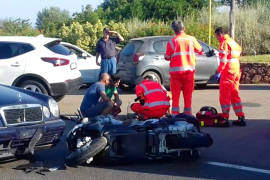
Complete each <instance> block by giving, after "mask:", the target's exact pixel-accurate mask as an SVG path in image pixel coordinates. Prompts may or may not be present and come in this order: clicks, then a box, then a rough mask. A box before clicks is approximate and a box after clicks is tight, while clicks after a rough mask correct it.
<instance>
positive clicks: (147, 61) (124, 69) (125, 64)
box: [117, 36, 219, 89]
mask: <svg viewBox="0 0 270 180" xmlns="http://www.w3.org/2000/svg"><path fill="white" fill-rule="evenodd" d="M171 38H172V36H149V37H141V38H134V39H131V40H130V41H129V43H128V44H127V45H126V46H125V47H124V48H123V50H122V51H121V52H120V54H119V62H118V65H117V75H119V76H120V77H121V85H120V87H121V88H126V89H127V88H133V87H134V86H135V84H136V79H137V78H138V77H144V76H146V75H151V76H152V77H153V78H154V79H155V80H156V81H158V82H160V83H162V84H163V85H164V86H167V87H169V85H170V75H169V63H170V62H169V61H166V60H165V59H164V54H165V51H166V46H167V42H168V40H169V39H171ZM199 43H200V44H201V46H202V48H203V51H204V53H205V55H201V56H200V55H196V73H195V82H196V85H200V86H206V85H207V83H210V82H215V80H214V78H213V75H214V74H215V72H216V70H217V67H218V64H219V58H218V55H217V51H216V50H215V49H214V48H212V47H210V46H209V45H207V44H206V43H204V42H202V41H199Z"/></svg>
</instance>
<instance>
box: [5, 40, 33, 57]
mask: <svg viewBox="0 0 270 180" xmlns="http://www.w3.org/2000/svg"><path fill="white" fill-rule="evenodd" d="M33 49H34V47H33V46H31V45H30V44H26V43H12V42H1V43H0V59H7V58H12V57H15V56H18V55H21V54H24V53H27V52H29V51H32V50H33Z"/></svg>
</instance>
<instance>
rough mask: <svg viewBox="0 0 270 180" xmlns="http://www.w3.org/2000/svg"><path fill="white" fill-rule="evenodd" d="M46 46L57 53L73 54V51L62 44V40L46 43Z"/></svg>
mask: <svg viewBox="0 0 270 180" xmlns="http://www.w3.org/2000/svg"><path fill="white" fill-rule="evenodd" d="M45 47H47V48H48V49H50V50H51V51H52V52H54V53H56V54H61V55H70V54H72V52H71V51H70V50H69V49H68V48H66V47H65V46H63V45H62V44H60V41H59V40H57V41H52V42H50V43H48V44H45Z"/></svg>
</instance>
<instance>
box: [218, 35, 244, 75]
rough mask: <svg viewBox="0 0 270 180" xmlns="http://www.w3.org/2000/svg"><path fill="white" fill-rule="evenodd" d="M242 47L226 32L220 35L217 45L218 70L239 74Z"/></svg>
mask: <svg viewBox="0 0 270 180" xmlns="http://www.w3.org/2000/svg"><path fill="white" fill-rule="evenodd" d="M241 52H242V48H241V46H240V45H239V44H237V43H236V42H235V41H234V40H233V39H232V38H230V36H229V35H228V34H225V35H224V36H223V37H222V40H221V43H220V45H219V58H220V64H219V67H218V72H223V73H226V72H229V73H232V74H235V73H236V74H238V75H239V74H240V63H239V60H240V56H241Z"/></svg>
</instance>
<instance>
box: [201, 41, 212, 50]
mask: <svg viewBox="0 0 270 180" xmlns="http://www.w3.org/2000/svg"><path fill="white" fill-rule="evenodd" d="M200 44H201V46H202V48H203V52H204V53H208V52H209V51H210V48H209V47H208V46H207V45H206V44H204V43H202V42H200Z"/></svg>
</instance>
